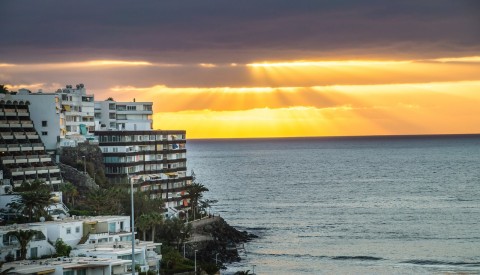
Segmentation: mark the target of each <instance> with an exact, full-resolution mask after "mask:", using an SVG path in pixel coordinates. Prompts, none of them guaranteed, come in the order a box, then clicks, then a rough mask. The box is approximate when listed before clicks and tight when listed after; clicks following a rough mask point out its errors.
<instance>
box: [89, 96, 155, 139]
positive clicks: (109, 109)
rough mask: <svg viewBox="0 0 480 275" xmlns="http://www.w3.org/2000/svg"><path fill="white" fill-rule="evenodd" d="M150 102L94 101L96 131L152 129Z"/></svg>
mask: <svg viewBox="0 0 480 275" xmlns="http://www.w3.org/2000/svg"><path fill="white" fill-rule="evenodd" d="M152 105H153V103H152V102H135V99H134V101H133V102H115V101H114V100H105V101H95V120H96V122H97V124H96V130H128V131H145V130H151V129H152V114H153V111H152Z"/></svg>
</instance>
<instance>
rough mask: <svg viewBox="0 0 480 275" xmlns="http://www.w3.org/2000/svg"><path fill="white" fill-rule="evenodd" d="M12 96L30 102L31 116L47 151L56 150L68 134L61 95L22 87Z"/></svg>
mask: <svg viewBox="0 0 480 275" xmlns="http://www.w3.org/2000/svg"><path fill="white" fill-rule="evenodd" d="M12 98H14V99H15V100H22V101H28V102H29V103H30V105H29V111H30V118H31V119H32V121H33V125H34V126H35V129H37V131H38V133H39V134H40V139H41V140H42V142H43V144H44V145H45V148H46V150H47V151H49V152H53V151H55V150H56V149H57V148H58V144H59V141H60V140H61V139H63V138H65V134H66V130H65V129H66V128H65V114H64V112H62V105H61V102H60V96H59V95H58V94H55V93H43V92H38V93H31V92H30V91H29V90H26V89H20V90H18V92H17V93H16V94H15V95H12Z"/></svg>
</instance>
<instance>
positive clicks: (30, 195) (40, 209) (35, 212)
mask: <svg viewBox="0 0 480 275" xmlns="http://www.w3.org/2000/svg"><path fill="white" fill-rule="evenodd" d="M15 191H18V192H20V193H19V196H18V197H17V198H15V199H14V200H13V201H12V202H11V203H8V204H7V207H9V208H10V209H12V210H13V211H15V212H17V213H18V214H22V215H25V216H27V218H28V221H29V222H33V221H38V220H39V218H40V217H47V216H48V213H47V210H46V209H47V207H48V206H49V205H50V203H51V199H52V194H51V192H50V187H49V186H48V185H47V184H45V182H41V181H39V180H35V181H33V182H23V183H22V185H21V186H20V187H19V188H17V189H16V190H15Z"/></svg>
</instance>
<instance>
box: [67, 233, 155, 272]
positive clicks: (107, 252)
mask: <svg viewBox="0 0 480 275" xmlns="http://www.w3.org/2000/svg"><path fill="white" fill-rule="evenodd" d="M160 251H161V244H160V243H153V242H144V241H138V240H136V242H135V262H136V264H138V265H139V266H140V271H141V272H146V271H147V270H151V271H159V270H160V261H161V260H162V256H161V254H160ZM71 256H88V257H96V258H108V259H121V260H129V261H131V259H132V243H131V242H128V241H122V242H114V243H101V244H85V245H79V246H77V247H76V248H75V249H74V250H72V252H71ZM130 263H131V262H130ZM130 268H131V264H128V269H130Z"/></svg>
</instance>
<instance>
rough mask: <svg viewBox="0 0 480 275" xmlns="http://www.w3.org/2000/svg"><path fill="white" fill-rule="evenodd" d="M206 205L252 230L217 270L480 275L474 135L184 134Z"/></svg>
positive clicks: (478, 159) (479, 160) (479, 145)
mask: <svg viewBox="0 0 480 275" xmlns="http://www.w3.org/2000/svg"><path fill="white" fill-rule="evenodd" d="M187 149H188V152H187V157H188V163H187V167H188V169H193V170H194V172H195V175H196V179H197V182H200V183H202V184H204V185H205V186H207V187H208V188H209V189H210V191H209V192H206V193H205V197H206V198H208V199H215V200H218V203H216V204H215V205H214V206H212V208H211V212H212V213H215V214H217V215H218V214H219V215H221V216H222V217H223V218H224V219H225V220H226V221H227V222H228V223H229V224H230V225H232V226H234V227H236V228H238V229H240V230H246V231H248V232H250V233H253V234H256V235H258V236H259V238H258V239H254V240H253V241H251V242H249V243H246V244H245V246H244V248H241V249H240V256H241V257H242V261H241V262H238V263H232V264H229V265H228V268H227V270H224V271H222V274H233V273H234V272H235V271H239V270H250V273H252V271H253V269H254V270H255V273H256V274H275V275H277V274H278V275H281V274H480V222H479V220H480V136H479V135H464V136H403V137H349V138H347V137H345V138H284V139H232V140H188V142H187Z"/></svg>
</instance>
